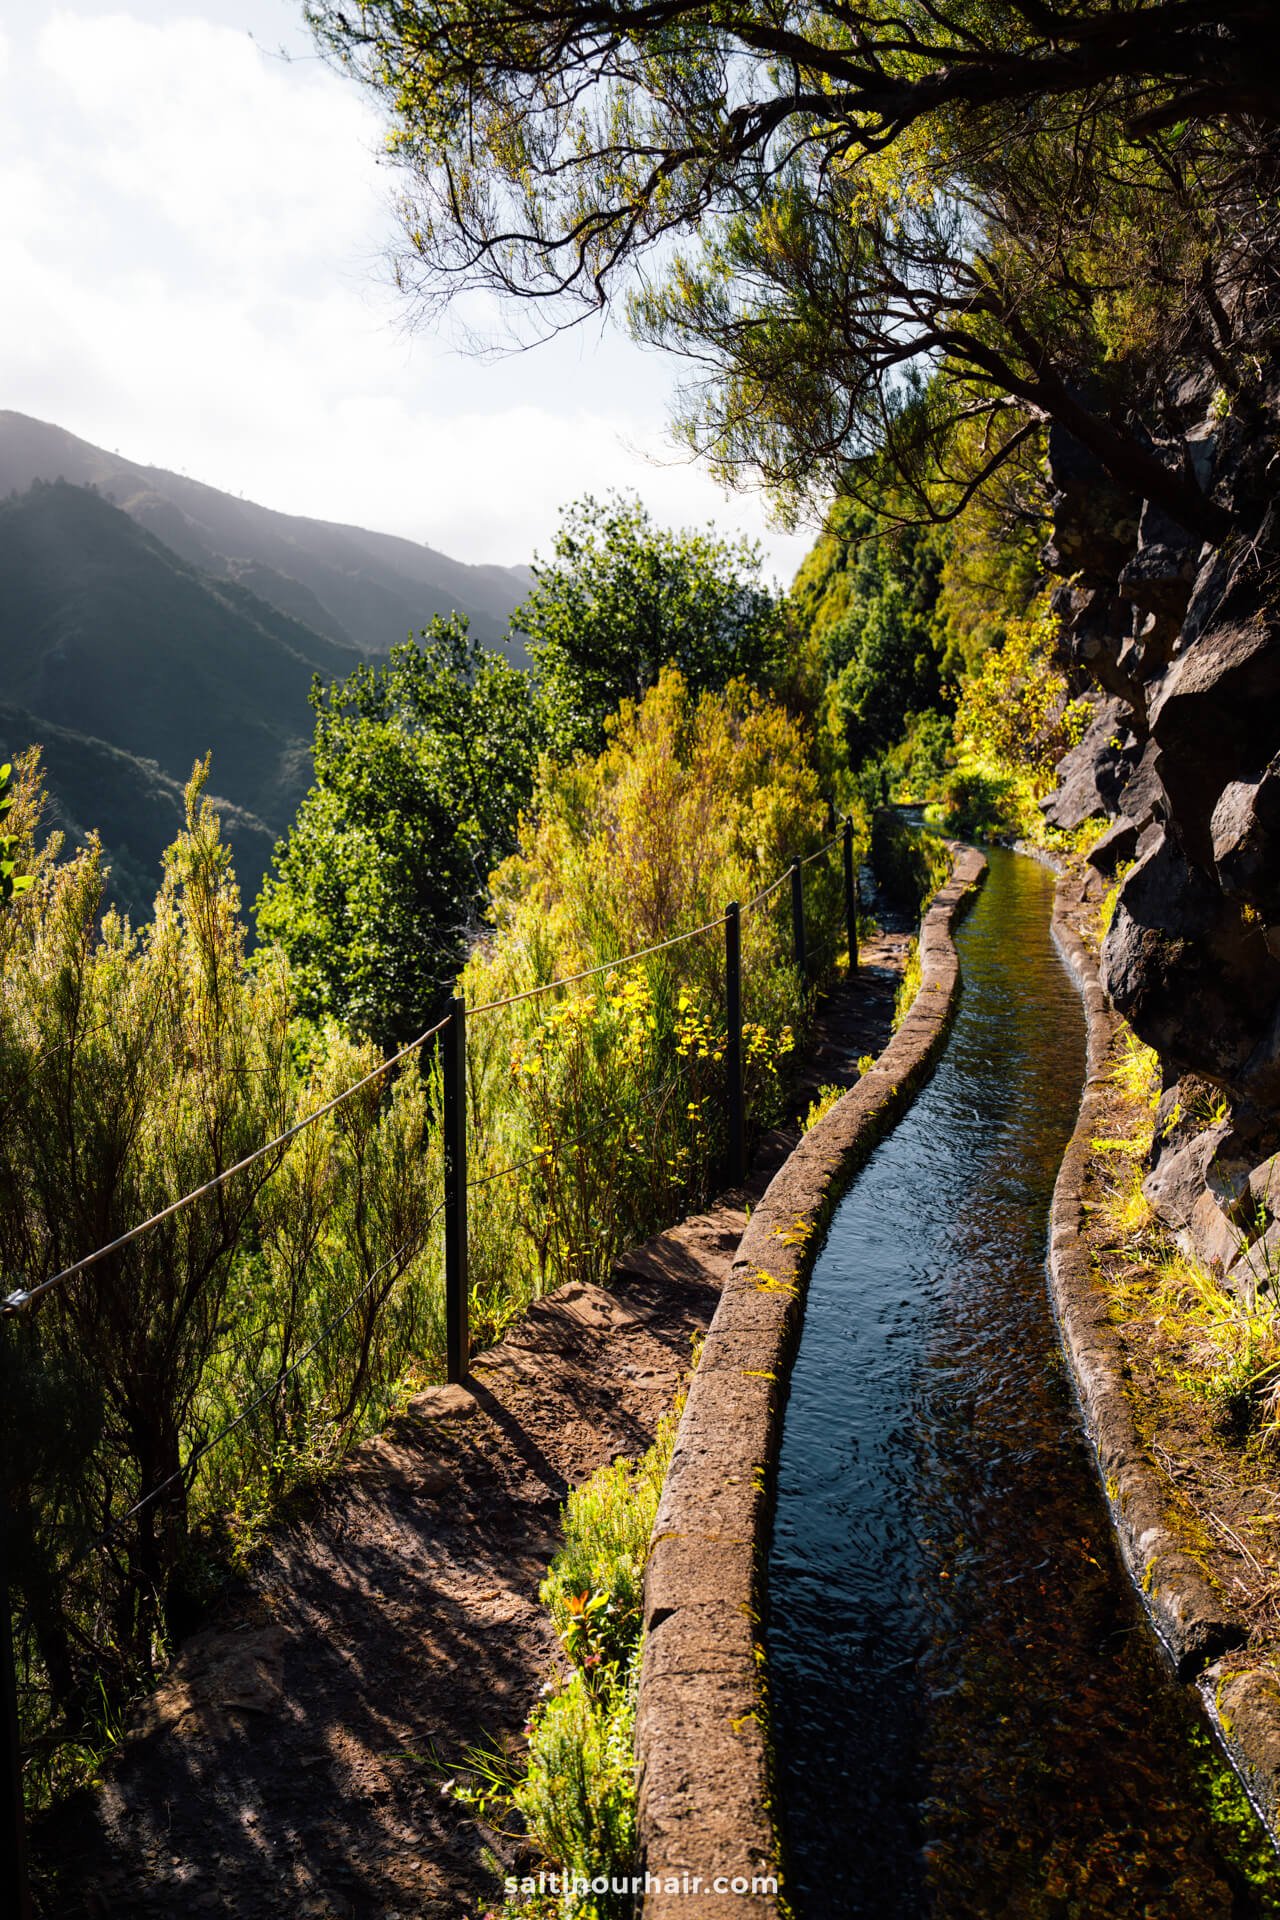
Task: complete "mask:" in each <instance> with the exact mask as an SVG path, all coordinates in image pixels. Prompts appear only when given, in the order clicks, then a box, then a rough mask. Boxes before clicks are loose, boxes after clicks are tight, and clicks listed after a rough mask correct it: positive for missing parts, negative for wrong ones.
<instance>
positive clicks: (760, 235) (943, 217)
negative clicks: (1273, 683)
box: [309, 0, 1280, 538]
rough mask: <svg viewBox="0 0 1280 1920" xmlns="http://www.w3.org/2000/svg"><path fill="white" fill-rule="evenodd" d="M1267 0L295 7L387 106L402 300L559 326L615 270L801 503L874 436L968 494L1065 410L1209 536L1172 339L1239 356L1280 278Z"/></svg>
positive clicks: (899, 464) (1210, 506) (729, 442)
mask: <svg viewBox="0 0 1280 1920" xmlns="http://www.w3.org/2000/svg"><path fill="white" fill-rule="evenodd" d="M1271 15H1272V8H1271V6H1270V4H1269V0H830V3H829V4H827V5H816V4H805V5H803V6H800V7H786V8H782V7H778V6H777V5H775V4H774V3H773V0H728V3H727V4H723V3H722V0H715V3H714V4H711V0H647V4H642V5H639V6H631V5H627V6H623V5H620V4H617V0H447V3H446V0H362V3H361V4H360V5H359V7H358V8H348V9H347V11H345V12H344V11H342V10H341V8H340V6H339V5H338V4H337V0H316V3H315V4H313V5H312V6H311V7H310V8H309V16H310V18H311V20H312V23H313V26H314V28H315V31H316V33H317V35H318V37H319V40H320V43H321V45H322V46H323V47H325V48H326V49H328V50H329V51H330V52H331V53H333V54H334V55H336V56H337V57H338V58H339V59H340V60H342V61H343V62H344V63H346V64H347V65H348V66H349V67H351V68H352V69H353V70H354V71H355V72H356V73H357V74H358V75H359V76H360V77H361V78H362V79H363V80H364V81H365V82H366V83H367V84H369V85H370V86H372V87H373V88H374V89H375V90H376V91H377V92H378V93H379V94H380V95H381V97H382V99H383V100H384V102H385V104H386V106H387V107H388V109H389V111H390V114H391V119H392V129H391V133H390V136H389V148H390V152H391V154H392V156H393V158H394V159H395V160H396V161H397V162H398V163H399V164H400V165H401V167H402V168H403V170H404V178H405V192H404V196H403V209H404V213H405V232H406V238H407V243H408V244H407V251H406V253H405V256H404V258H403V260H402V263H401V276H402V280H403V282H404V284H405V285H406V287H407V288H408V289H409V290H410V291H411V292H412V293H413V294H414V295H415V296H417V297H419V298H420V299H423V300H425V301H426V302H428V303H429V304H430V303H434V302H437V301H439V300H443V299H446V298H448V297H449V296H450V294H451V293H452V292H453V291H454V290H456V289H458V288H460V287H468V286H483V287H486V288H489V289H497V290H498V291H499V292H500V293H502V294H509V295H517V296H521V297H529V298H532V299H534V300H538V301H542V302H545V303H547V309H548V312H549V315H550V317H551V320H552V323H553V324H555V323H556V322H558V321H559V320H560V319H561V318H562V317H563V316H564V315H565V313H566V312H567V313H568V314H569V316H570V317H573V315H574V314H577V313H583V312H589V311H592V310H594V309H596V308H598V307H599V306H600V305H602V304H605V303H607V302H609V301H611V300H613V299H614V298H615V297H616V296H618V295H619V294H621V295H623V296H624V297H625V298H627V300H628V310H629V313H630V318H631V321H632V325H633V326H634V328H635V329H636V330H637V331H638V332H639V333H640V334H641V335H642V336H644V337H647V338H651V339H654V340H657V341H659V342H661V343H662V344H664V345H666V346H668V347H671V348H673V349H675V350H676V351H678V352H681V353H683V354H686V355H687V356H689V358H690V359H691V361H692V362H693V364H694V366H695V368H697V369H700V372H698V373H697V374H696V375H695V378H694V380H693V381H692V383H691V384H690V386H689V387H688V388H687V389H686V397H685V401H684V403H683V405H682V411H681V424H682V427H683V430H684V432H685V434H686V436H687V437H688V438H689V440H690V442H691V443H692V444H693V445H695V446H696V447H698V448H700V449H701V450H702V451H704V452H705V453H706V454H708V455H709V456H710V458H711V460H712V461H713V464H714V465H715V467H716V468H717V469H718V470H719V471H720V473H721V474H722V475H724V476H726V477H728V478H732V479H742V478H744V477H752V476H762V477H763V479H764V480H765V482H766V483H767V484H768V485H769V486H771V487H772V488H774V489H775V490H776V491H777V493H778V494H779V496H780V497H781V498H782V499H783V500H784V501H785V502H789V503H790V504H791V505H793V506H794V505H795V504H796V503H797V502H803V501H808V500H811V499H813V498H814V497H823V496H829V495H830V494H831V493H833V492H836V491H838V490H840V488H841V487H843V488H844V489H845V490H846V491H847V490H849V489H850V488H851V487H852V488H857V487H858V486H859V484H860V476H861V474H862V470H863V468H864V467H866V466H867V465H868V464H871V463H877V464H878V462H879V461H880V459H881V457H882V456H884V455H885V454H887V457H888V458H889V460H890V462H891V463H892V465H893V466H894V468H895V470H896V471H897V473H898V476H899V478H900V479H901V480H904V481H907V482H910V483H912V484H913V485H914V486H915V489H916V498H915V508H916V510H917V511H918V512H919V513H921V514H923V515H932V516H937V515H939V514H955V513H956V512H958V511H959V510H960V509H961V507H962V506H963V504H964V503H965V501H966V500H967V499H968V498H969V497H970V495H971V494H972V492H973V491H974V490H975V489H976V488H978V487H980V486H982V485H983V484H984V483H985V481H986V480H987V479H988V478H989V477H990V476H991V475H992V474H993V473H995V472H996V471H998V469H999V468H1000V466H1001V465H1002V463H1003V462H1005V461H1006V460H1008V459H1009V458H1011V457H1015V456H1016V455H1017V453H1018V451H1019V450H1020V449H1021V448H1022V447H1023V446H1024V445H1025V443H1026V440H1027V438H1028V436H1031V435H1034V434H1035V433H1036V431H1037V430H1038V428H1039V426H1040V424H1041V423H1042V422H1043V421H1045V420H1052V421H1056V422H1057V423H1059V424H1060V425H1061V426H1063V427H1065V428H1066V429H1067V430H1068V431H1069V432H1070V433H1071V434H1072V435H1073V436H1075V437H1076V438H1077V439H1078V440H1079V442H1080V443H1081V444H1082V445H1083V446H1085V447H1086V448H1088V449H1089V450H1090V451H1091V452H1092V453H1093V454H1094V455H1095V456H1096V457H1097V458H1098V459H1100V460H1101V462H1102V463H1103V465H1104V466H1105V467H1106V468H1107V469H1108V471H1109V472H1110V473H1111V475H1112V477H1113V478H1114V479H1115V480H1116V481H1117V482H1118V483H1119V484H1120V485H1122V486H1123V487H1124V488H1126V489H1127V490H1128V491H1130V492H1131V493H1135V494H1139V495H1143V496H1145V497H1147V498H1150V499H1152V500H1155V501H1156V502H1158V503H1159V504H1160V505H1161V506H1163V507H1164V508H1165V509H1166V510H1167V511H1168V512H1169V513H1171V514H1172V515H1173V516H1174V517H1175V518H1177V519H1178V520H1180V521H1181V522H1182V523H1183V524H1184V525H1185V526H1186V527H1188V528H1189V529H1191V530H1192V531H1194V532H1197V533H1199V534H1201V535H1202V536H1204V537H1210V538H1220V537H1221V536H1222V535H1223V534H1224V532H1225V531H1226V530H1227V528H1228V527H1229V526H1230V524H1231V520H1230V514H1229V512H1228V509H1227V507H1226V506H1225V505H1224V504H1223V503H1222V502H1219V501H1216V500H1214V499H1212V498H1209V497H1207V496H1206V494H1205V493H1204V491H1203V490H1202V488H1201V486H1200V484H1199V483H1198V481H1197V478H1196V476H1195V474H1194V472H1193V471H1191V470H1190V468H1189V467H1188V466H1185V465H1184V464H1183V462H1182V461H1181V459H1180V457H1179V456H1178V455H1176V454H1171V453H1169V452H1164V451H1162V450H1161V448H1160V446H1159V444H1158V441H1159V438H1160V434H1161V429H1162V426H1163V424H1164V418H1163V417H1165V416H1167V415H1168V414H1169V413H1171V411H1172V407H1173V400H1174V394H1175V382H1174V378H1173V376H1174V374H1175V372H1176V366H1175V364H1174V363H1175V360H1176V355H1173V356H1171V354H1170V352H1168V351H1165V350H1164V349H1167V348H1172V347H1176V346H1177V345H1178V344H1179V343H1185V342H1186V341H1187V340H1188V339H1189V338H1191V337H1192V336H1194V337H1195V339H1196V340H1197V342H1198V343H1199V344H1200V346H1201V347H1202V348H1203V350H1204V351H1206V352H1211V353H1213V354H1216V355H1217V356H1218V357H1219V359H1220V360H1221V362H1222V363H1223V365H1224V366H1225V367H1226V368H1227V369H1228V371H1229V372H1230V374H1231V376H1232V380H1233V381H1234V380H1241V381H1245V380H1247V379H1248V378H1249V374H1248V355H1249V353H1250V351H1251V350H1252V349H1253V348H1254V347H1255V345H1256V342H1255V341H1254V340H1252V339H1251V338H1250V329H1251V326H1252V324H1253V320H1254V310H1255V308H1256V303H1255V302H1251V301H1250V300H1249V299H1248V298H1247V297H1246V298H1242V299H1240V300H1238V301H1236V302H1234V303H1233V302H1228V301H1224V299H1223V297H1222V275H1223V271H1224V263H1225V266H1226V267H1227V268H1228V269H1229V271H1230V273H1231V274H1232V275H1233V276H1234V284H1235V285H1236V287H1237V289H1238V290H1239V289H1243V290H1245V291H1246V292H1247V291H1248V290H1249V289H1257V288H1258V287H1260V286H1264V285H1265V289H1266V290H1267V291H1271V290H1273V289H1274V283H1275V279H1276V273H1275V262H1276V258H1277V233H1276V225H1275V223H1276V200H1275V194H1274V186H1275V180H1276V174H1277V166H1276V160H1277V150H1276V121H1277V118H1278V117H1280V82H1278V81H1277V78H1276V75H1277V71H1280V70H1278V69H1277V68H1276V66H1275V63H1274V61H1269V60H1267V59H1265V58H1260V57H1259V49H1260V47H1263V46H1266V45H1268V44H1269V33H1268V29H1269V28H1271V27H1272V26H1273V22H1272V18H1271ZM1153 341H1156V342H1158V343H1159V344H1160V347H1161V351H1157V352H1153V351H1151V348H1152V344H1153ZM939 368H940V369H941V371H942V373H943V376H944V377H943V379H942V380H941V381H935V382H932V383H930V382H929V381H928V376H929V374H930V373H931V372H933V371H934V370H935V369H939ZM1138 412H1145V414H1146V416H1147V417H1146V419H1145V421H1144V420H1141V419H1139V418H1138V417H1137V414H1138ZM975 420H976V421H980V422H981V424H982V431H981V432H980V433H979V434H977V435H976V436H975V435H973V434H969V435H967V436H965V437H964V439H965V445H964V448H963V450H962V453H961V454H957V453H956V452H955V451H954V448H953V445H952V438H953V433H954V430H955V429H956V427H957V426H958V425H960V424H963V423H969V424H972V423H973V422H974V421H975ZM926 471H927V472H929V473H930V474H931V475H932V476H933V479H932V481H931V482H930V483H929V484H927V485H926V483H925V481H924V479H923V477H922V476H923V475H924V473H925V472H926ZM939 474H941V475H943V476H944V477H945V478H946V479H947V481H948V483H949V484H948V485H947V486H946V487H945V488H942V489H940V488H939V486H938V485H937V484H936V482H937V477H938V475H939Z"/></svg>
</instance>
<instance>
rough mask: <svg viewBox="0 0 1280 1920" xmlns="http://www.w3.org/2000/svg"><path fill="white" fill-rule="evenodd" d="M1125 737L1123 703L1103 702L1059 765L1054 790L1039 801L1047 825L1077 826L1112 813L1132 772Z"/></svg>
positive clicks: (1127, 729)
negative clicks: (1082, 734)
mask: <svg viewBox="0 0 1280 1920" xmlns="http://www.w3.org/2000/svg"><path fill="white" fill-rule="evenodd" d="M1128 734H1129V728H1128V721H1127V718H1126V715H1125V707H1124V703H1123V701H1121V700H1104V701H1103V702H1102V704H1101V706H1100V707H1099V708H1098V710H1097V712H1096V714H1095V715H1094V717H1093V719H1092V720H1091V721H1090V723H1089V726H1088V729H1087V730H1086V732H1085V734H1084V737H1083V738H1082V739H1081V741H1080V744H1079V745H1078V746H1075V747H1073V748H1072V749H1071V751H1070V753H1068V754H1067V755H1066V757H1065V758H1064V759H1063V760H1061V761H1060V762H1059V765H1058V786H1057V789H1056V791H1055V792H1053V793H1052V794H1051V795H1050V796H1049V798H1048V799H1047V800H1045V801H1044V802H1042V806H1043V809H1044V814H1045V817H1046V819H1047V820H1048V821H1049V823H1050V825H1051V826H1055V827H1064V828H1068V829H1069V828H1072V827H1079V826H1083V824H1084V822H1085V821H1086V820H1092V819H1093V818H1094V816H1095V815H1102V816H1105V815H1106V814H1108V813H1112V812H1114V811H1115V809H1116V808H1117V807H1118V806H1119V803H1120V795H1121V793H1122V792H1123V790H1124V787H1125V784H1126V782H1127V780H1128V778H1129V775H1130V772H1131V770H1132V762H1131V757H1130V754H1129V753H1128V752H1126V749H1125V747H1124V745H1123V739H1124V738H1125V737H1128Z"/></svg>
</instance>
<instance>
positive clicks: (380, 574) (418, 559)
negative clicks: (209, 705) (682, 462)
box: [0, 408, 533, 665]
mask: <svg viewBox="0 0 1280 1920" xmlns="http://www.w3.org/2000/svg"><path fill="white" fill-rule="evenodd" d="M59 479H61V480H66V481H67V482H69V483H70V484H71V485H73V486H93V487H95V488H96V489H97V491H98V492H99V493H100V494H102V495H103V497H104V498H106V499H108V500H109V501H111V503H112V504H113V505H115V506H118V507H120V508H121V510H122V511H123V512H125V513H127V514H128V515H129V517H130V518H131V519H133V520H135V521H136V522H137V523H138V524H140V525H143V526H145V527H147V529H148V531H151V532H153V533H155V534H156V536H157V537H158V538H159V539H160V540H161V541H162V542H163V544H164V545H165V546H167V547H169V548H170V549H171V551H173V552H174V553H176V554H178V555H179V556H180V557H181V558H182V559H184V560H187V561H189V562H190V563H191V564H192V565H194V566H196V567H199V568H200V569H201V571H203V572H205V573H208V574H210V575H213V576H219V575H223V576H226V577H228V578H236V577H240V576H241V575H242V574H244V573H246V572H247V573H249V574H251V576H252V590H253V591H254V592H255V593H256V594H257V596H258V597H259V599H262V600H266V601H267V602H268V603H269V604H271V605H273V606H275V607H276V608H277V609H278V611H280V612H282V613H288V614H290V615H291V616H292V617H294V618H298V617H307V615H305V614H303V613H302V609H303V608H307V609H309V617H307V624H308V625H310V626H313V627H315V628H316V630H317V631H321V632H327V634H328V637H329V638H331V639H335V640H345V641H346V642H347V643H348V644H350V645H352V646H354V647H356V648H357V649H359V651H360V652H362V653H366V654H373V653H384V652H387V651H389V650H390V648H391V647H392V646H394V645H396V644H397V642H399V641H402V640H405V639H407V638H408V636H409V634H410V633H413V632H417V631H419V630H420V629H421V628H423V627H425V626H426V625H427V624H428V623H429V621H430V619H431V617H432V615H433V614H437V613H438V614H449V613H452V612H455V611H456V612H458V613H464V614H466V615H467V617H468V619H469V620H470V623H471V630H472V632H473V633H474V634H475V636H476V638H477V639H479V640H481V641H483V642H484V644H485V645H486V646H492V647H497V648H499V649H500V650H502V651H503V652H505V653H507V654H508V655H509V657H510V658H512V659H513V661H514V662H515V664H516V665H524V664H526V659H525V655H524V651H523V648H522V647H521V646H520V645H519V644H518V643H516V644H514V645H512V644H509V643H508V641H507V637H506V627H507V621H508V619H509V618H510V615H511V613H512V612H513V611H514V609H515V608H516V606H518V605H519V603H520V601H521V600H522V599H523V598H524V597H525V595H526V594H527V593H528V591H529V588H530V586H531V585H532V580H533V576H532V573H531V572H530V570H529V569H528V568H527V567H521V566H515V567H503V566H497V565H480V566H474V565H471V564H469V563H467V562H464V561H460V560H453V559H451V558H450V557H449V556H448V555H447V554H443V553H440V552H438V551H437V550H436V549H435V548H433V547H428V546H426V545H425V544H419V543H417V542H415V541H412V540H408V539H405V538H404V537H403V536H402V535H399V534H390V533H378V532H375V531H373V530H371V529H369V528H366V527H358V526H355V525H353V524H351V523H348V522H345V521H338V520H319V519H314V518H311V517H308V516H306V515H303V514H289V513H284V512H281V511H280V510H279V509H277V508H275V507H264V506H261V505H259V504H258V503H257V502H256V501H249V500H243V499H240V498H239V497H238V496H237V495H235V494H231V493H227V492H225V491H223V490H222V489H221V488H218V487H212V486H210V485H208V484H207V482H205V481H202V480H192V479H190V478H188V477H187V476H186V475H185V474H178V473H174V472H172V471H171V470H170V469H168V468H164V467H153V466H146V465H143V464H142V463H141V462H139V461H135V460H129V459H127V458H125V457H124V456H123V455H121V454H118V453H114V452H108V451H107V450H106V448H104V447H98V446H95V445H94V444H93V443H92V442H91V441H88V440H82V439H80V438H79V436H78V435H76V434H73V433H71V432H69V431H68V430H67V429H66V428H65V427H59V426H56V425H54V424H53V423H51V422H49V421H44V420H37V419H35V418H34V417H33V416H31V415H29V414H24V413H18V412H16V411H15V410H13V409H11V408H6V409H0V495H3V494H6V493H13V492H17V493H21V492H25V490H26V489H27V488H28V487H29V486H31V485H32V484H33V482H35V481H46V482H50V481H54V480H59Z"/></svg>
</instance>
